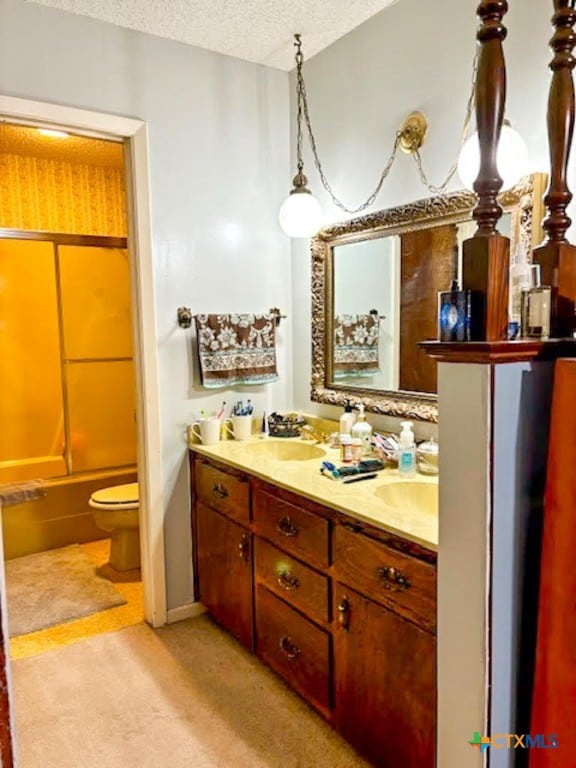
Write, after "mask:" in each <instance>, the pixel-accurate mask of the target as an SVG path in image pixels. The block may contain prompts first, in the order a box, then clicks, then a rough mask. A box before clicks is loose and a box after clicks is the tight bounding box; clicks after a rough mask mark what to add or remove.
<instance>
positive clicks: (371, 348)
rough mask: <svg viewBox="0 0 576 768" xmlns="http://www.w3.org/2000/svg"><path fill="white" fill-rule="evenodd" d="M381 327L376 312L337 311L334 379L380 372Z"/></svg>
mask: <svg viewBox="0 0 576 768" xmlns="http://www.w3.org/2000/svg"><path fill="white" fill-rule="evenodd" d="M379 330H380V324H379V317H378V315H376V314H373V313H370V314H367V315H336V317H335V318H334V371H333V373H334V378H335V379H339V378H344V377H345V376H372V375H373V374H375V373H380V366H379V361H378V336H379Z"/></svg>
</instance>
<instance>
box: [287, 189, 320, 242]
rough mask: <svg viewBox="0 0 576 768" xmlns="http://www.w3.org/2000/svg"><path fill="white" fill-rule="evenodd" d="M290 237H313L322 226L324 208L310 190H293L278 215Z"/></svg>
mask: <svg viewBox="0 0 576 768" xmlns="http://www.w3.org/2000/svg"><path fill="white" fill-rule="evenodd" d="M278 219H279V221H280V226H281V227H282V229H283V231H284V233H285V234H286V235H288V237H312V235H315V234H316V232H318V230H319V229H320V227H321V226H322V209H321V208H320V204H319V203H318V200H316V198H315V197H314V196H313V195H312V194H311V193H310V192H309V191H306V192H292V193H291V194H289V195H288V197H287V198H286V200H285V201H284V202H283V203H282V207H281V208H280V214H279V216H278Z"/></svg>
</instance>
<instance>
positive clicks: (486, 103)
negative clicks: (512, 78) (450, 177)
mask: <svg viewBox="0 0 576 768" xmlns="http://www.w3.org/2000/svg"><path fill="white" fill-rule="evenodd" d="M507 11H508V3H507V1H506V0H481V2H480V5H479V6H478V11H477V13H478V16H479V17H480V21H481V23H480V26H479V28H478V33H477V40H478V43H479V54H478V75H477V78H476V125H477V126H478V140H479V143H480V170H479V172H478V177H477V179H476V181H475V182H474V191H475V192H476V193H477V194H478V203H477V205H476V208H475V209H474V213H473V216H474V220H475V221H476V223H477V224H478V231H477V233H476V235H477V236H478V235H482V236H491V235H494V234H496V231H497V230H496V225H497V224H498V220H499V219H500V217H501V215H502V206H501V205H500V203H499V202H498V191H499V190H500V188H501V187H502V179H501V178H500V175H499V173H498V166H497V163H496V154H497V150H498V140H499V139H500V131H501V129H502V121H503V119H504V104H505V101H506V64H505V61H504V51H503V47H502V42H503V40H504V39H505V37H506V27H505V26H504V25H503V23H502V19H503V18H504V16H505V15H506V12H507Z"/></svg>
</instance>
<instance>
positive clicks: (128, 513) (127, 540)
mask: <svg viewBox="0 0 576 768" xmlns="http://www.w3.org/2000/svg"><path fill="white" fill-rule="evenodd" d="M88 504H89V505H90V506H91V507H92V509H93V510H94V513H93V514H94V522H95V523H96V525H97V526H98V528H102V530H104V531H108V532H109V533H110V536H111V544H110V565H111V566H112V568H114V569H115V570H117V571H130V570H132V569H134V568H139V567H140V532H139V524H138V508H139V496H138V483H127V484H126V485H114V486H111V487H109V488H101V489H100V490H99V491H94V493H93V494H92V496H90V501H89V502H88Z"/></svg>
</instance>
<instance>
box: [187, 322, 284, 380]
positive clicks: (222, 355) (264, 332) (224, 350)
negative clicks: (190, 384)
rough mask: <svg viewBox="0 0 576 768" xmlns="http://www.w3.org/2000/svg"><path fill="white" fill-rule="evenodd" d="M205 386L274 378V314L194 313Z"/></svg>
mask: <svg viewBox="0 0 576 768" xmlns="http://www.w3.org/2000/svg"><path fill="white" fill-rule="evenodd" d="M195 320H196V336H197V339H198V355H199V358H200V375H201V377H202V386H204V387H210V388H213V387H227V386H230V385H231V384H268V383H269V382H271V381H277V379H278V373H277V370H276V316H275V315H251V314H244V315H236V314H235V315H196V317H195Z"/></svg>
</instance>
